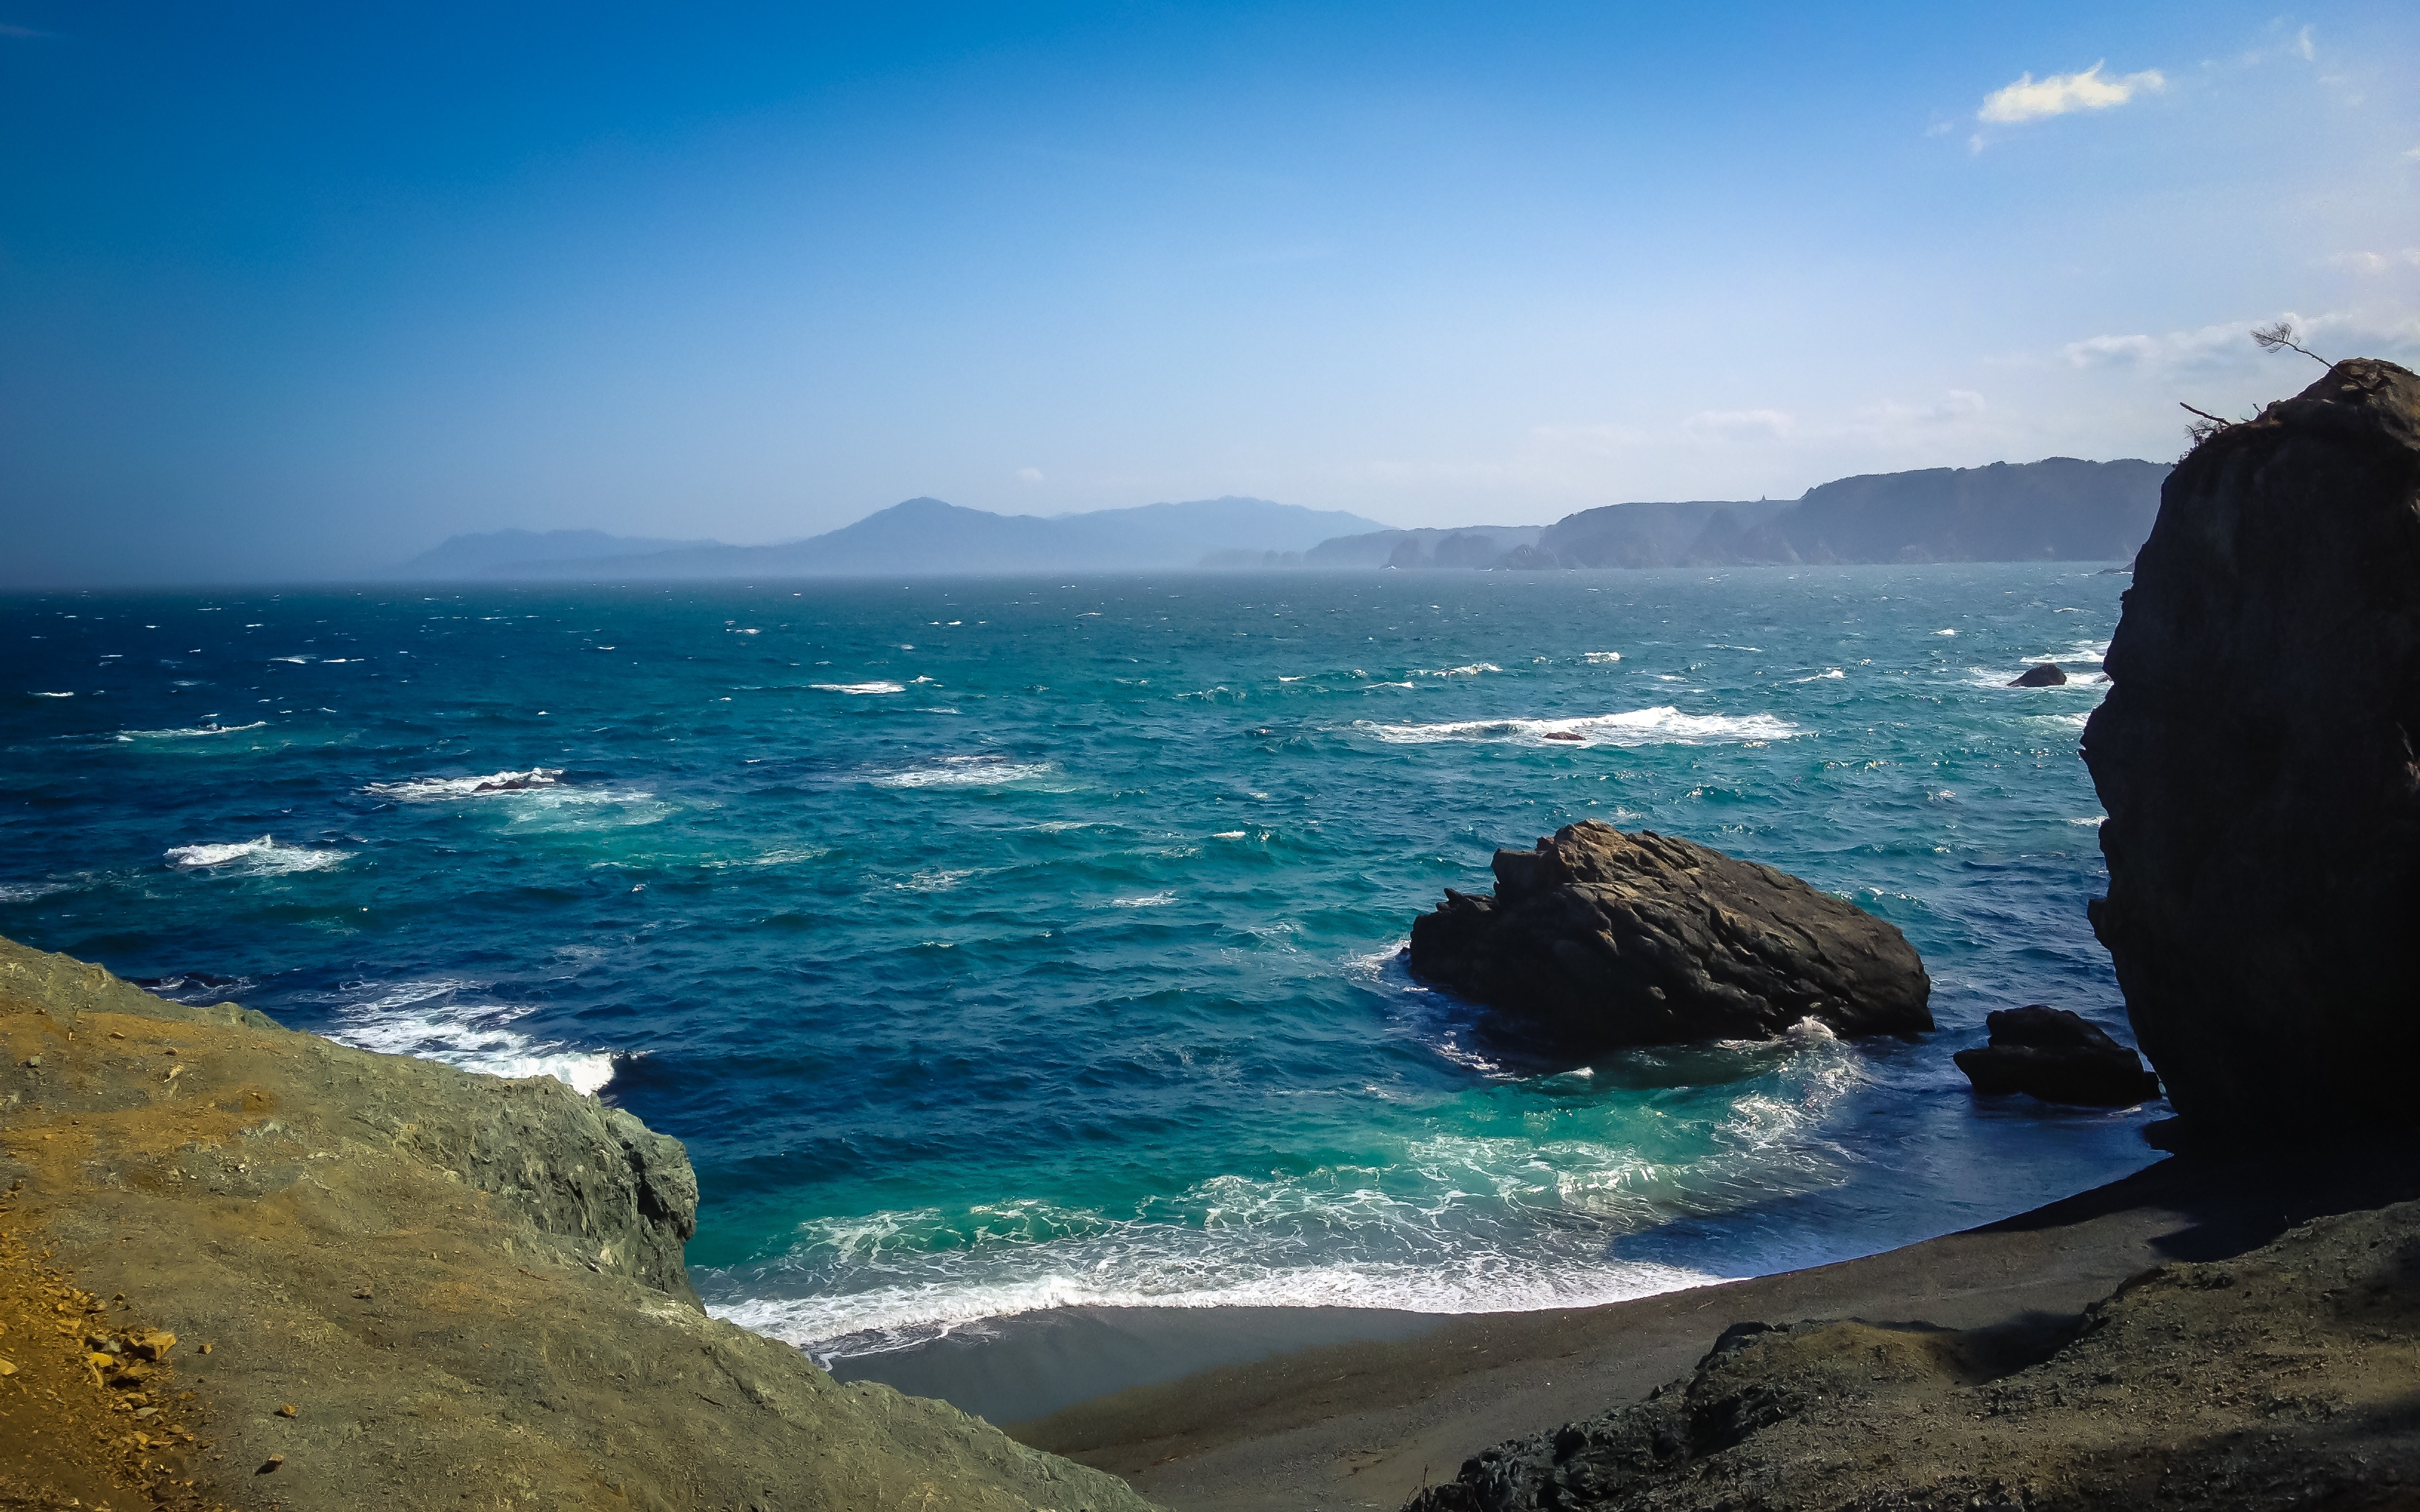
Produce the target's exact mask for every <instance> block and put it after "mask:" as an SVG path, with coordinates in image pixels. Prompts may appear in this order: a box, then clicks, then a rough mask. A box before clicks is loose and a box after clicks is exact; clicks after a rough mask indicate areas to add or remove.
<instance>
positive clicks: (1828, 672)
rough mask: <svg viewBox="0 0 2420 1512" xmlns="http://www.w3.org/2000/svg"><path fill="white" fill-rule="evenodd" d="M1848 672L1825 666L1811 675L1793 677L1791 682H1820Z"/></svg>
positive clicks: (1842, 675)
mask: <svg viewBox="0 0 2420 1512" xmlns="http://www.w3.org/2000/svg"><path fill="white" fill-rule="evenodd" d="M1848 675H1849V674H1848V673H1847V672H1844V671H1841V670H1840V669H1839V668H1838V667H1826V668H1824V669H1823V671H1820V672H1816V673H1815V674H1813V675H1812V676H1809V677H1793V678H1792V679H1791V681H1792V682H1793V683H1822V682H1827V681H1829V680H1831V679H1833V678H1836V677H1846V676H1848Z"/></svg>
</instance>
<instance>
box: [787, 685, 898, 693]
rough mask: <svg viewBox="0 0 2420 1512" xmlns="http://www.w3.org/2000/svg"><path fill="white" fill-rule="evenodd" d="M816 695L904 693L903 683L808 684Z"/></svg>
mask: <svg viewBox="0 0 2420 1512" xmlns="http://www.w3.org/2000/svg"><path fill="white" fill-rule="evenodd" d="M807 686H808V687H812V688H814V690H815V691H816V692H818V693H857V694H866V693H905V692H907V684H905V683H809V684H808V685H807Z"/></svg>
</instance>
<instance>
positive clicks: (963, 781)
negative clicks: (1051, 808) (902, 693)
mask: <svg viewBox="0 0 2420 1512" xmlns="http://www.w3.org/2000/svg"><path fill="white" fill-rule="evenodd" d="M1053 770H1054V768H1053V767H1052V766H1051V764H1049V763H1048V762H1022V763H1020V762H1011V761H1006V760H1003V759H1001V758H1000V757H994V756H944V757H942V758H941V759H940V761H939V763H938V764H934V765H931V766H920V767H915V768H912V769H910V770H908V771H905V772H888V773H885V774H884V775H882V776H880V777H877V778H875V779H872V780H873V783H874V785H875V786H876V787H878V788H988V787H999V786H1001V785H1003V784H1005V783H1009V782H1032V781H1034V780H1036V779H1041V778H1046V777H1048V776H1049V775H1050V774H1051V772H1052V771H1053Z"/></svg>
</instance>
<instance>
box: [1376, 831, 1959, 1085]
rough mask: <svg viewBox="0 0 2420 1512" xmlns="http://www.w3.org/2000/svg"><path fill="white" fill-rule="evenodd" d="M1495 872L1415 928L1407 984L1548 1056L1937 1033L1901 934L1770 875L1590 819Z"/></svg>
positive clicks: (1507, 855) (1510, 854)
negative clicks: (1440, 991)
mask: <svg viewBox="0 0 2420 1512" xmlns="http://www.w3.org/2000/svg"><path fill="white" fill-rule="evenodd" d="M1495 872H1496V894H1495V896H1494V897H1492V898H1481V897H1472V896H1468V895H1466V894H1464V893H1460V892H1456V891H1454V890H1452V889H1451V888H1448V889H1447V891H1446V901H1445V903H1444V904H1443V905H1442V906H1440V907H1439V908H1437V909H1436V910H1435V912H1434V913H1430V914H1426V915H1423V916H1422V917H1421V918H1419V920H1417V921H1416V922H1415V923H1414V924H1413V925H1412V944H1411V968H1412V971H1413V972H1414V974H1416V975H1418V976H1419V977H1421V978H1423V979H1425V980H1429V981H1433V982H1436V983H1438V984H1439V985H1442V986H1445V987H1449V988H1450V989H1452V990H1453V991H1455V992H1457V993H1460V994H1462V995H1465V996H1466V997H1470V998H1474V999H1476V1000H1478V1001H1479V1002H1481V1003H1485V1004H1487V1005H1489V1006H1490V1007H1491V1008H1494V1009H1496V1010H1497V1018H1498V1020H1499V1025H1500V1026H1501V1027H1502V1028H1503V1029H1504V1030H1506V1031H1507V1033H1508V1035H1509V1036H1511V1037H1514V1038H1518V1039H1519V1040H1521V1041H1524V1042H1526V1043H1528V1044H1529V1045H1531V1046H1533V1047H1534V1048H1536V1049H1538V1050H1540V1051H1542V1052H1548V1053H1568V1054H1575V1055H1588V1054H1590V1053H1592V1052H1594V1051H1597V1050H1601V1049H1606V1048H1611V1047H1615V1046H1621V1045H1634V1044H1672V1043H1678V1042H1682V1041H1690V1040H1733V1039H1761V1038H1766V1037H1769V1036H1772V1035H1776V1034H1779V1033H1781V1032H1782V1031H1783V1030H1785V1029H1788V1028H1789V1027H1791V1026H1792V1025H1794V1024H1796V1023H1798V1022H1799V1021H1800V1020H1801V1019H1805V1018H1810V1017H1811V1018H1815V1019H1818V1020H1820V1021H1822V1022H1823V1024H1825V1025H1827V1026H1830V1027H1831V1028H1832V1029H1834V1030H1835V1031H1837V1032H1838V1033H1841V1034H1846V1035H1858V1034H1912V1033H1916V1032H1918V1031H1921V1030H1925V1029H1930V1028H1931V1027H1932V1014H1931V1011H1930V1010H1929V1009H1928V1008H1927V1006H1926V1004H1927V1000H1928V999H1929V998H1930V997H1931V990H1932V986H1931V981H1930V980H1928V979H1927V978H1926V976H1925V974H1924V964H1923V963H1922V962H1921V961H1919V960H1918V959H1917V958H1916V950H1915V949H1914V948H1913V947H1911V946H1910V945H1909V944H1908V943H1907V939H1906V937H1905V936H1904V935H1902V934H1900V932H1899V931H1898V930H1897V929H1894V928H1893V927H1891V925H1889V924H1887V923H1885V921H1883V920H1882V919H1879V918H1874V917H1873V916H1872V915H1870V914H1869V913H1867V912H1865V911H1864V910H1863V909H1860V908H1858V907H1856V906H1855V905H1854V904H1852V903H1848V902H1846V901H1844V900H1842V899H1839V898H1836V897H1833V896H1832V895H1831V894H1829V893H1825V892H1819V891H1817V890H1816V889H1815V888H1813V887H1808V886H1807V884H1806V883H1804V882H1801V881H1799V880H1798V879H1797V878H1796V877H1792V876H1790V875H1788V874H1786V873H1784V872H1776V871H1775V870H1774V869H1773V868H1771V867H1768V866H1759V865H1757V864H1756V863H1755V862H1753V861H1743V860H1738V859H1735V858H1733V857H1731V856H1725V855H1724V854H1723V853H1722V852H1720V851H1716V850H1710V849H1708V848H1707V847H1705V846H1703V845H1699V844H1695V843H1692V842H1691V841H1685V840H1678V839H1674V838H1672V837H1670V836H1666V835H1658V834H1656V833H1654V832H1653V831H1652V830H1639V831H1637V832H1636V833H1633V834H1625V833H1623V832H1622V831H1621V830H1619V829H1616V828H1614V827H1613V826H1612V825H1605V824H1600V823H1598V822H1596V821H1594V820H1589V821H1585V822H1583V823H1580V824H1576V825H1567V826H1565V827H1564V828H1562V829H1559V830H1557V831H1556V832H1555V833H1554V835H1553V836H1551V837H1550V838H1547V839H1544V840H1541V841H1538V844H1537V847H1536V848H1535V849H1534V850H1527V851H1509V850H1508V851H1497V853H1496V860H1495Z"/></svg>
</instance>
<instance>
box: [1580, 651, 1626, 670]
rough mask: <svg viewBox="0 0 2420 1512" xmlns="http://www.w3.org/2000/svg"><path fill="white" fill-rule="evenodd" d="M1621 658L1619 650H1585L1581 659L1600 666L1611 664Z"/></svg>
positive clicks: (1581, 654)
mask: <svg viewBox="0 0 2420 1512" xmlns="http://www.w3.org/2000/svg"><path fill="white" fill-rule="evenodd" d="M1580 660H1582V661H1585V662H1589V663H1591V664H1593V665H1595V666H1600V667H1603V666H1609V665H1611V664H1612V663H1614V662H1617V661H1620V660H1621V652H1619V651H1583V652H1581V653H1580Z"/></svg>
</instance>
